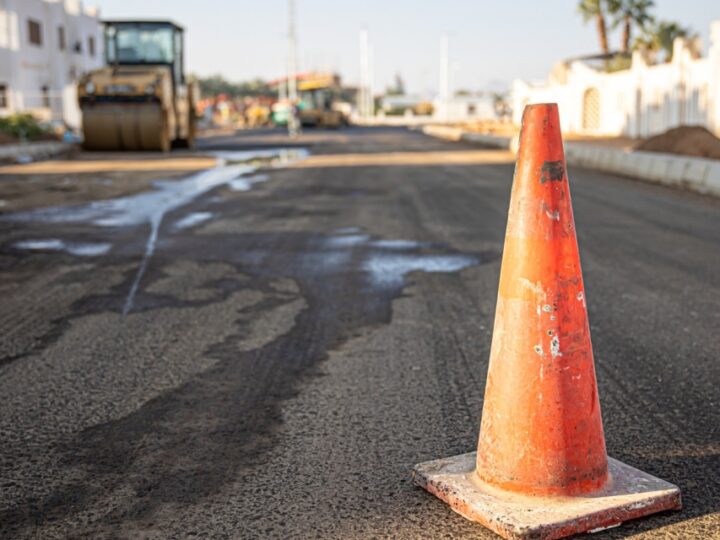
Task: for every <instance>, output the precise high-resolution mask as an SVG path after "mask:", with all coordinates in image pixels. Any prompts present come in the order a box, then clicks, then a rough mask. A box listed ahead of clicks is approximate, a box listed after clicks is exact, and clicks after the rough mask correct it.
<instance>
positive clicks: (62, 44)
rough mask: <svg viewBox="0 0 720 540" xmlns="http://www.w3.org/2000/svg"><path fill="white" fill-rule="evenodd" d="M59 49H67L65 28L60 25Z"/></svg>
mask: <svg viewBox="0 0 720 540" xmlns="http://www.w3.org/2000/svg"><path fill="white" fill-rule="evenodd" d="M58 49H60V50H61V51H64V50H65V28H64V27H62V26H58Z"/></svg>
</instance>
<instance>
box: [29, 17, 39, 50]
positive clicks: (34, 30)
mask: <svg viewBox="0 0 720 540" xmlns="http://www.w3.org/2000/svg"><path fill="white" fill-rule="evenodd" d="M28 40H29V41H30V43H32V44H33V45H37V46H42V26H41V25H40V23H39V22H38V21H34V20H33V19H28Z"/></svg>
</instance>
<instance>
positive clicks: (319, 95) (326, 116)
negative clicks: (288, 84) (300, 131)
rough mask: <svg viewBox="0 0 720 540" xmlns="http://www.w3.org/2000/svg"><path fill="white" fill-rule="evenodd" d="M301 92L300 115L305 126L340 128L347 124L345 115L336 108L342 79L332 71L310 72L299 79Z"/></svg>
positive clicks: (298, 85)
mask: <svg viewBox="0 0 720 540" xmlns="http://www.w3.org/2000/svg"><path fill="white" fill-rule="evenodd" d="M297 88H298V92H299V94H300V104H299V105H298V117H299V119H300V123H301V124H302V126H303V127H312V126H317V127H328V128H338V127H341V126H344V125H347V119H346V118H345V115H344V114H343V113H342V112H340V111H339V110H337V109H336V108H335V102H336V101H337V93H338V90H339V89H340V80H339V78H338V77H337V75H333V74H331V73H310V74H307V75H304V76H302V77H301V78H300V79H299V80H298V81H297Z"/></svg>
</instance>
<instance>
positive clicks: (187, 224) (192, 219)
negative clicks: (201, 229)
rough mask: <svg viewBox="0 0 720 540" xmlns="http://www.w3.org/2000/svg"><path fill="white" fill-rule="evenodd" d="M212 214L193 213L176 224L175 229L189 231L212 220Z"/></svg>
mask: <svg viewBox="0 0 720 540" xmlns="http://www.w3.org/2000/svg"><path fill="white" fill-rule="evenodd" d="M213 216H214V214H213V213H212V212H191V213H189V214H188V215H186V216H185V217H183V218H182V219H179V220H177V221H176V222H175V229H189V228H191V227H195V226H196V225H200V224H201V223H205V222H206V221H208V220H210V219H212V217H213Z"/></svg>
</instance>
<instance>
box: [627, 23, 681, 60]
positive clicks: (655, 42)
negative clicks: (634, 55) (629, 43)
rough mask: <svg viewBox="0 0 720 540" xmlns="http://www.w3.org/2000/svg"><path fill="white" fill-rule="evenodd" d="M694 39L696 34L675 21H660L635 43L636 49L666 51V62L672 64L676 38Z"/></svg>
mask: <svg viewBox="0 0 720 540" xmlns="http://www.w3.org/2000/svg"><path fill="white" fill-rule="evenodd" d="M679 37H682V38H692V37H695V32H694V31H693V30H692V29H691V28H689V27H686V26H682V25H680V23H677V22H675V21H660V22H658V23H656V24H653V25H652V26H651V27H649V28H647V29H646V30H645V32H644V33H643V34H642V35H640V36H639V37H638V38H637V39H636V40H635V43H634V48H636V49H642V50H648V51H660V50H662V51H664V52H665V61H666V62H670V61H671V60H672V57H673V45H674V43H675V38H679Z"/></svg>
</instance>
